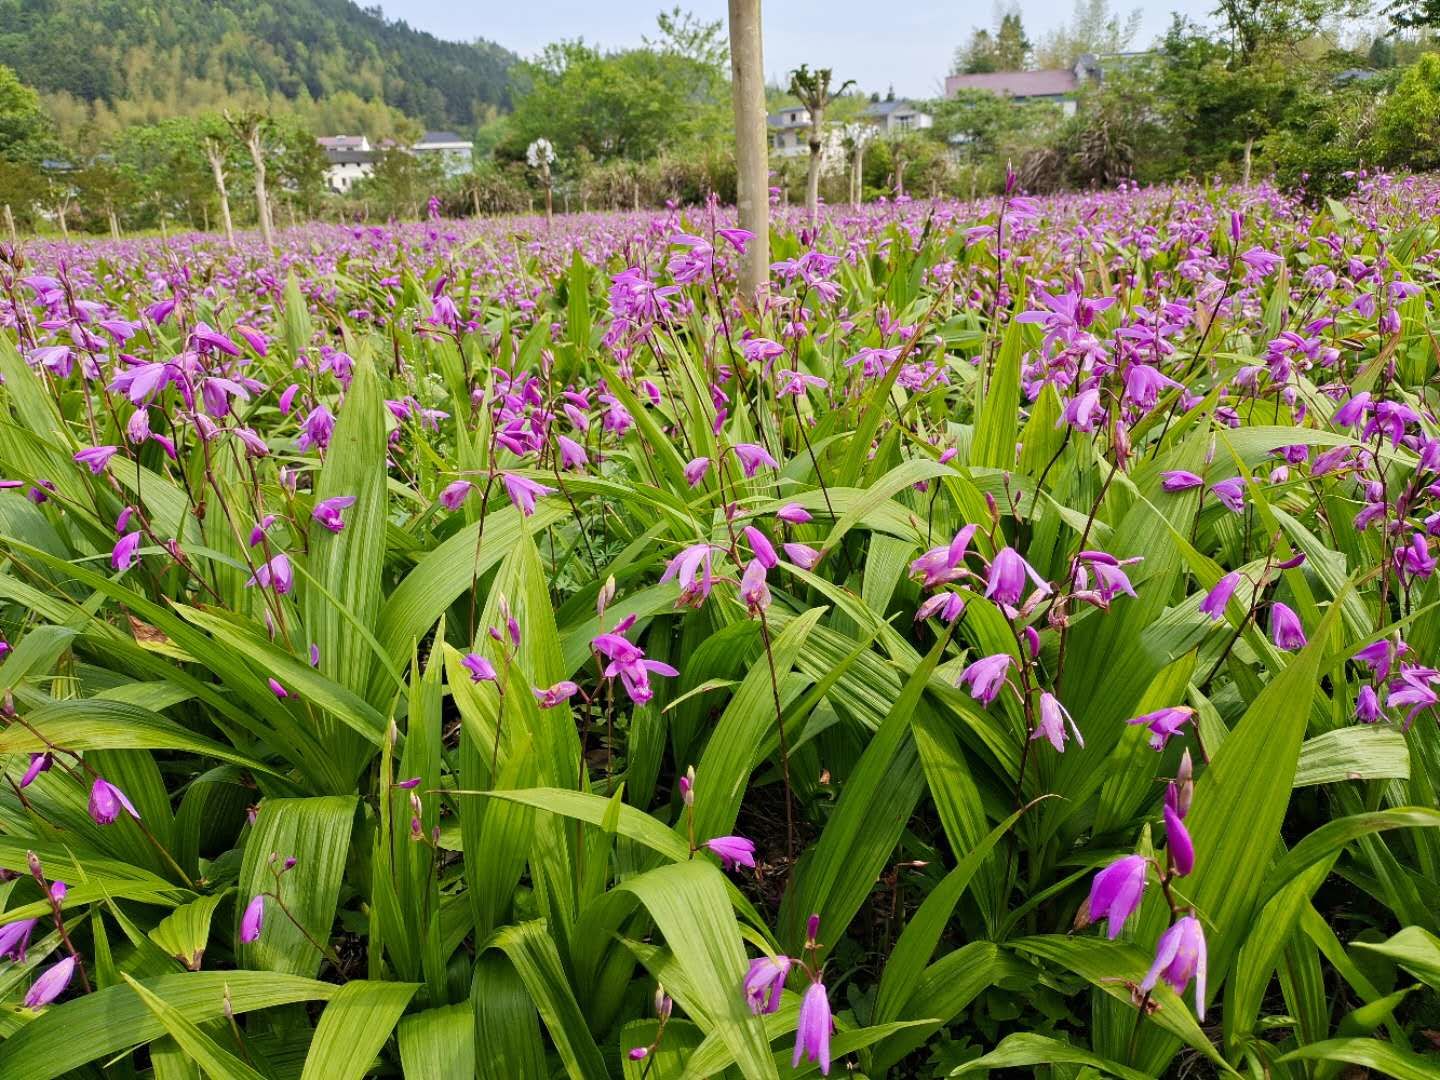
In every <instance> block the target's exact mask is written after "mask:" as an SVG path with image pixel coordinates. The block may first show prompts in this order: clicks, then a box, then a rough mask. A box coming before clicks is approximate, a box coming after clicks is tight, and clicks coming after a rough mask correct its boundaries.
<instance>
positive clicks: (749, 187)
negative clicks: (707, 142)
mask: <svg viewBox="0 0 1440 1080" xmlns="http://www.w3.org/2000/svg"><path fill="white" fill-rule="evenodd" d="M761 37H762V29H761V20H760V0H730V96H731V102H732V104H733V105H734V109H735V171H736V179H737V184H736V187H737V192H736V199H735V202H736V209H737V210H738V212H739V217H740V227H741V228H742V229H747V230H749V231H750V232H751V233H754V239H752V240H751V241H750V243H749V244H748V245H747V247H746V252H745V261H744V263H743V264H742V267H741V270H740V292H741V294H742V295H743V296H744V297H745V298H746V299H747V301H749V302H752V303H758V302H759V300H760V297H761V293H762V291H763V290H764V287H765V285H766V283H767V282H768V281H769V279H770V175H769V173H770V139H769V134H770V133H769V130H768V128H767V126H766V119H765V57H764V50H763V48H762V44H761Z"/></svg>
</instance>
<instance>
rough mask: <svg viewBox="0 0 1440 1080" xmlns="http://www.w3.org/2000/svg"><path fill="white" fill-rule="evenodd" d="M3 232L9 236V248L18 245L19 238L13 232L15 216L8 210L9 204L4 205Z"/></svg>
mask: <svg viewBox="0 0 1440 1080" xmlns="http://www.w3.org/2000/svg"><path fill="white" fill-rule="evenodd" d="M5 231H6V232H8V233H9V234H10V246H11V247H14V246H16V245H17V244H19V243H20V236H19V234H18V233H17V232H16V231H15V215H14V213H12V212H11V210H10V204H9V203H8V202H7V203H6V204H5Z"/></svg>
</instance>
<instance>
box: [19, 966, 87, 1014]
mask: <svg viewBox="0 0 1440 1080" xmlns="http://www.w3.org/2000/svg"><path fill="white" fill-rule="evenodd" d="M74 975H75V957H74V956H73V955H72V956H67V957H65V959H64V960H61V961H60V962H59V963H58V964H56V965H55V966H54V967H52V968H50V969H48V970H47V971H46V972H45V974H43V975H41V976H40V977H39V978H38V979H36V980H35V981H34V982H33V983H31V984H30V990H29V992H27V993H26V995H25V1007H26V1008H27V1009H38V1008H40V1007H41V1006H42V1005H49V1004H50V1002H52V1001H54V1000H55V999H56V998H57V997H59V996H60V995H61V994H63V993H64V992H65V988H66V987H67V986H69V985H70V980H71V979H72V978H73V977H74Z"/></svg>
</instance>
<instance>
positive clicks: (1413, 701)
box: [1385, 665, 1440, 727]
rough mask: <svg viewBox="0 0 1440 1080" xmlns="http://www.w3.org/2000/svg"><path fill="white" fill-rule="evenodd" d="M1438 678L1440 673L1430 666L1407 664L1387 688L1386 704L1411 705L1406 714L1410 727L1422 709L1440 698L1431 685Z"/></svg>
mask: <svg viewBox="0 0 1440 1080" xmlns="http://www.w3.org/2000/svg"><path fill="white" fill-rule="evenodd" d="M1437 678H1440V675H1437V673H1436V672H1435V671H1433V670H1432V669H1430V668H1421V667H1413V666H1410V665H1405V666H1404V667H1402V668H1401V669H1400V677H1399V678H1398V679H1396V680H1395V681H1394V682H1392V683H1391V684H1390V685H1389V686H1388V687H1387V688H1386V691H1385V704H1387V705H1389V706H1390V707H1391V708H1396V709H1403V708H1404V707H1405V706H1407V705H1408V706H1410V711H1409V712H1408V713H1406V714H1405V726H1406V727H1409V726H1410V724H1411V723H1413V722H1414V720H1415V717H1416V715H1417V714H1419V713H1420V712H1421V710H1423V709H1428V708H1430V707H1431V706H1433V705H1435V703H1436V702H1437V700H1440V698H1437V695H1436V693H1435V691H1434V690H1432V689H1431V687H1430V684H1431V683H1433V682H1435V681H1436V679H1437Z"/></svg>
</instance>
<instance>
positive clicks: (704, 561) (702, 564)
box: [660, 544, 715, 604]
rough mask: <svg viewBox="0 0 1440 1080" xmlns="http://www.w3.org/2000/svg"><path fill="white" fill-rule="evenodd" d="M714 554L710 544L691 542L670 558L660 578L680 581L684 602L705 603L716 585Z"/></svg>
mask: <svg viewBox="0 0 1440 1080" xmlns="http://www.w3.org/2000/svg"><path fill="white" fill-rule="evenodd" d="M714 554H715V548H714V547H713V546H712V545H710V544H691V545H690V546H689V547H687V548H685V549H683V550H682V551H681V552H680V554H679V555H676V556H675V558H673V559H671V560H670V563H669V565H668V566H666V567H665V572H664V573H663V574H661V575H660V580H661V581H662V582H665V581H671V580H674V581H677V582H679V584H680V602H681V603H682V604H699V603H704V601H705V600H707V599H709V597H710V590H711V589H712V588H713V587H714V585H715V573H714Z"/></svg>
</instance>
